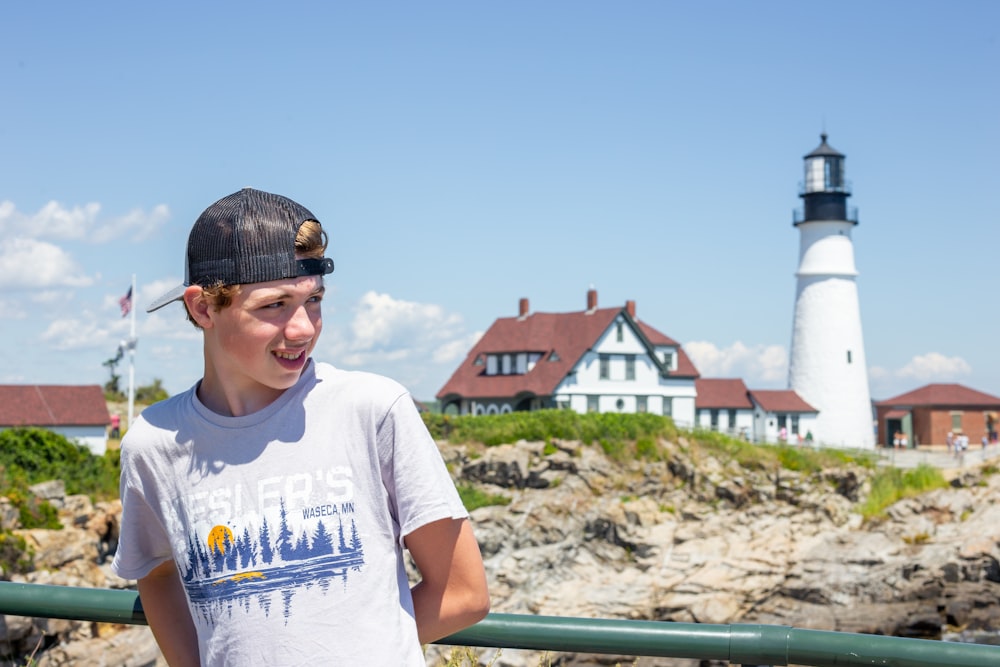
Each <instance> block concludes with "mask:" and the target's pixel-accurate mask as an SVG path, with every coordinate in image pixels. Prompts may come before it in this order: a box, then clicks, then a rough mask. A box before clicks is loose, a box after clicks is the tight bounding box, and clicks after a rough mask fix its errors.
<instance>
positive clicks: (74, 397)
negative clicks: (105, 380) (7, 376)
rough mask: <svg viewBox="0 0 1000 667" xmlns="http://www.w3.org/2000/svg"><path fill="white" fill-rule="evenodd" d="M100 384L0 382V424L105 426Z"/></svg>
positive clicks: (106, 420)
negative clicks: (2, 383)
mask: <svg viewBox="0 0 1000 667" xmlns="http://www.w3.org/2000/svg"><path fill="white" fill-rule="evenodd" d="M110 422H111V417H110V415H108V406H107V403H105V402H104V390H102V389H101V387H100V386H99V385H96V384H93V385H43V384H4V385H0V427H12V426H41V427H44V426H107V425H108V424H109V423H110Z"/></svg>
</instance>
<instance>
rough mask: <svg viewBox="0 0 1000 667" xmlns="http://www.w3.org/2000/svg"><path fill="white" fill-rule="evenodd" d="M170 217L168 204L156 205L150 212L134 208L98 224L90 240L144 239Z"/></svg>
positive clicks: (98, 241)
mask: <svg viewBox="0 0 1000 667" xmlns="http://www.w3.org/2000/svg"><path fill="white" fill-rule="evenodd" d="M169 219H170V209H169V208H168V207H167V205H166V204H160V205H159V206H154V207H153V210H152V211H150V212H149V213H146V212H145V211H143V210H141V209H133V210H131V211H129V212H128V213H126V214H125V215H123V216H120V217H118V218H111V219H110V220H107V221H105V222H103V223H102V224H100V225H97V226H96V227H95V228H94V231H93V233H92V234H91V236H90V240H91V241H92V242H94V243H107V242H108V241H115V240H118V239H121V238H125V237H130V238H131V240H133V241H143V240H145V239H147V238H149V237H150V236H151V235H152V233H153V232H154V231H156V229H157V228H159V227H160V226H162V225H163V224H164V223H165V222H166V221H167V220H169Z"/></svg>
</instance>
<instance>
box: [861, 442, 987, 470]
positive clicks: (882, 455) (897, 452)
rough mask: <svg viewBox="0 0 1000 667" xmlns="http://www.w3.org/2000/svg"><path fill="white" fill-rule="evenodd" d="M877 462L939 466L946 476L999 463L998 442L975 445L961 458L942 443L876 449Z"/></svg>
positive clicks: (881, 463)
mask: <svg viewBox="0 0 1000 667" xmlns="http://www.w3.org/2000/svg"><path fill="white" fill-rule="evenodd" d="M877 452H878V455H879V464H880V465H888V466H895V467H897V468H916V467H917V466H918V465H920V464H921V463H924V464H927V465H932V466H934V467H936V468H941V470H942V472H944V473H945V475H946V476H949V475H957V474H959V473H961V472H962V471H963V470H970V469H973V468H978V467H979V466H981V465H983V464H984V463H992V464H993V465H1000V444H992V445H989V446H988V447H987V448H986V449H985V450H984V449H983V448H982V445H976V446H975V447H972V446H971V445H970V447H969V449H968V450H967V451H966V452H965V453H964V455H963V456H962V458H961V459H958V458H956V457H955V455H954V453H949V452H948V450H947V448H946V447H945V446H944V445H931V446H928V447H920V448H919V449H892V448H889V449H885V448H879V449H878V450H877Z"/></svg>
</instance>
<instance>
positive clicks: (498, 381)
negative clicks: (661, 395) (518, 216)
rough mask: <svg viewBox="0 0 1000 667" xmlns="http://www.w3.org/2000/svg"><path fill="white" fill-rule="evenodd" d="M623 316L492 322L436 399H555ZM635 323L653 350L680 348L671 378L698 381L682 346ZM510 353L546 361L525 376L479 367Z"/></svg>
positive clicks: (542, 316) (610, 311)
mask: <svg viewBox="0 0 1000 667" xmlns="http://www.w3.org/2000/svg"><path fill="white" fill-rule="evenodd" d="M621 313H625V314H626V315H627V316H628V317H631V316H630V315H629V314H628V311H627V310H626V308H597V309H594V310H583V311H577V312H572V313H531V314H528V315H524V316H520V317H501V318H499V319H497V320H496V321H495V322H493V325H492V326H491V327H490V328H489V329H488V330H487V331H486V333H485V334H483V337H482V338H480V339H479V341H478V342H477V343H476V344H475V345H474V346H473V348H472V350H471V351H470V352H469V354H468V355H467V356H466V358H465V360H464V361H463V362H462V363H461V365H460V366H459V367H458V369H457V370H456V371H455V372H454V373H453V374H452V376H451V378H449V379H448V381H447V382H446V383H445V385H444V387H442V388H441V391H439V392H438V393H437V398H438V399H443V398H444V397H446V396H449V395H457V396H462V397H465V398H497V397H506V396H517V395H519V394H533V395H536V396H550V395H551V394H552V393H553V392H554V391H555V389H556V387H557V386H559V383H560V382H562V381H563V379H564V378H565V377H566V375H567V374H568V373H569V372H570V371H571V370H572V369H573V368H574V367H575V366H576V365H577V362H579V361H580V359H582V358H583V355H584V354H586V353H587V351H588V350H590V349H591V348H592V347H593V346H594V344H595V343H597V341H598V339H599V338H600V336H601V334H603V333H604V332H605V331H607V329H608V327H610V326H611V324H612V323H613V322H614V320H615V318H616V317H618V315H619V314H621ZM632 321H634V322H635V323H636V325H637V326H638V328H639V330H640V332H641V333H642V335H643V336H645V337H646V339H647V340H648V341H649V342H650V343H651V344H652V345H676V346H677V370H675V371H671V372H670V373H669V377H676V378H695V377H698V371H697V369H696V368H695V367H694V364H693V363H692V362H691V359H690V358H688V356H687V354H686V353H685V352H684V350H683V349H682V348H681V347H680V345H678V344H677V343H676V342H675V341H673V340H672V339H670V338H668V337H667V336H665V335H663V334H662V333H660V332H659V331H657V330H656V329H654V328H653V327H651V326H649V325H648V324H645V323H643V322H639V321H638V320H634V319H633V320H632ZM505 352H509V353H516V352H537V353H540V354H542V355H543V356H542V357H541V359H539V360H538V362H537V363H535V366H534V368H533V369H532V370H531V371H529V372H528V373H526V374H524V375H486V365H485V364H481V365H476V363H475V362H476V359H477V358H478V357H479V356H480V355H483V356H485V355H487V354H502V353H505ZM553 352H554V353H555V355H553V354H552V353H553Z"/></svg>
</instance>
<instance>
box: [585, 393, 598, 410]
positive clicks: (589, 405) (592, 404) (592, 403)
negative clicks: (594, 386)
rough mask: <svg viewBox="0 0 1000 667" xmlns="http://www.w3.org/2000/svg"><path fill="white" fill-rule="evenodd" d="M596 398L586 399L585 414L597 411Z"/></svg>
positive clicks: (589, 397)
mask: <svg viewBox="0 0 1000 667" xmlns="http://www.w3.org/2000/svg"><path fill="white" fill-rule="evenodd" d="M598 407H599V406H598V404H597V396H588V397H587V412H597V410H598Z"/></svg>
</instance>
